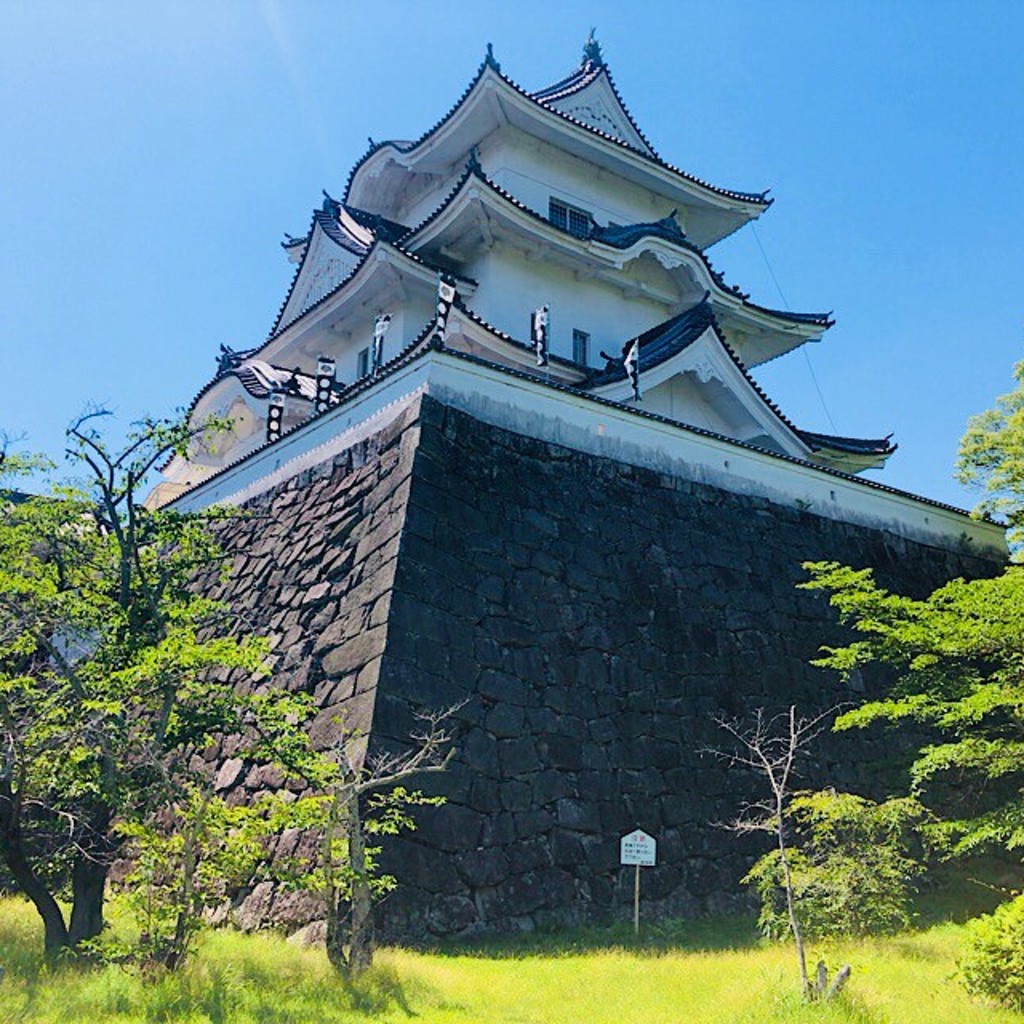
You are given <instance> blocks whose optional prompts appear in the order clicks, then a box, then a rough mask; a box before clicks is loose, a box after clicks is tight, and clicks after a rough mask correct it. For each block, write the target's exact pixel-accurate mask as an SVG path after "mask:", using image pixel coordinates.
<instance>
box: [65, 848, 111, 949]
mask: <svg viewBox="0 0 1024 1024" xmlns="http://www.w3.org/2000/svg"><path fill="white" fill-rule="evenodd" d="M109 870H110V866H109V864H108V863H107V861H106V858H103V859H99V858H94V857H90V856H87V855H85V854H79V855H78V857H77V858H75V863H74V867H73V868H72V869H71V924H70V927H69V928H68V945H69V946H77V945H78V944H79V943H80V942H83V941H84V940H86V939H95V938H96V936H97V935H99V933H100V932H101V931H103V899H104V894H105V891H106V886H107V872H108V871H109Z"/></svg>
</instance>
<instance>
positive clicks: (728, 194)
mask: <svg viewBox="0 0 1024 1024" xmlns="http://www.w3.org/2000/svg"><path fill="white" fill-rule="evenodd" d="M488 68H490V69H491V70H492V71H493V72H494V74H496V75H497V76H498V78H500V79H501V81H502V82H504V83H505V84H506V85H507V86H508V87H509V88H511V89H512V90H514V91H515V92H516V93H517V94H518V95H520V96H521V97H523V98H524V99H526V100H529V101H530V102H531V103H533V104H536V106H538V107H540V108H541V109H542V110H544V111H546V112H547V113H548V114H551V115H552V116H554V117H558V118H560V119H561V120H563V121H566V122H568V123H569V124H573V125H576V126H577V127H579V128H583V129H585V130H586V131H587V132H589V133H591V134H592V135H596V136H598V137H600V138H602V139H604V140H605V141H607V142H610V143H612V144H614V145H615V146H618V147H619V148H622V149H628V150H629V151H630V152H631V153H635V154H636V155H637V156H639V157H641V158H643V159H644V160H647V161H649V162H650V163H653V164H655V165H657V166H658V167H661V168H662V169H664V170H667V171H670V172H671V173H673V174H675V175H678V176H679V177H680V178H683V179H685V180H686V181H688V182H690V183H691V184H694V185H699V186H700V187H701V188H704V189H707V190H708V191H710V192H713V193H715V194H716V195H720V196H722V197H724V198H726V199H735V200H739V201H740V202H745V203H755V204H757V205H759V206H761V207H764V208H767V207H768V206H770V205H771V203H772V200H771V199H769V198H768V190H767V189H766V190H765V191H763V192H739V191H736V190H734V189H727V188H720V187H719V186H717V185H712V184H711V183H710V182H708V181H704V180H703V179H701V178H698V177H696V176H695V175H693V174H688V173H687V172H686V171H684V170H682V169H681V168H679V167H676V166H674V165H673V164H670V163H668V162H667V161H666V160H662V159H661V157H659V156H658V155H657V154H656V153H655V152H654V150H653V148H651V152H649V153H648V152H646V151H645V150H642V149H638V148H637V147H636V146H633V145H630V143H628V142H624V141H623V140H622V139H618V138H616V137H615V136H614V135H609V134H608V133H607V132H603V131H601V130H600V129H599V128H595V127H594V126H593V125H590V124H587V123H586V122H585V121H581V120H579V119H578V118H575V117H572V116H571V115H569V114H565V113H563V112H562V111H560V110H556V109H555V108H554V107H552V106H549V105H548V103H546V102H544V101H542V100H539V99H537V98H536V97H535V96H533V95H532V94H530V93H529V92H527V91H526V90H525V89H523V88H522V86H520V85H518V84H517V83H516V82H514V81H512V79H511V78H509V77H508V76H507V75H505V74H504V73H503V72H502V70H501V67H500V65H499V64H498V62H497V61H496V60H494V58H493V56H491V55H490V54H488V56H487V57H486V58H485V59H484V60H483V62H482V63H481V64H480V67H479V68H478V69H477V72H476V74H475V75H474V76H473V79H472V81H471V82H470V83H469V85H468V86H466V88H465V89H464V90H463V93H462V95H461V96H460V97H459V98H458V100H456V102H455V103H454V104H453V105H452V107H451V108H450V109H449V110H448V112H447V113H446V114H445V115H444V116H443V117H442V118H441V119H440V120H439V121H437V122H436V123H435V124H434V125H433V126H432V127H430V128H428V129H427V131H425V132H424V133H423V134H422V135H421V136H420V137H419V138H418V139H416V140H415V141H412V142H398V141H395V140H386V141H384V142H372V141H371V143H370V146H369V148H368V149H367V151H366V152H365V153H364V154H363V155H362V156H361V157H360V158H359V159H358V160H357V161H356V163H355V165H354V166H353V168H352V170H351V171H350V172H349V176H348V181H347V182H346V184H345V201H346V203H347V202H348V199H349V196H350V195H351V191H352V180H353V179H354V178H355V175H356V172H357V171H358V170H359V168H360V167H362V165H363V164H364V163H366V161H367V160H368V159H369V158H370V157H371V156H373V155H374V154H375V153H377V152H378V151H379V150H381V149H384V148H385V147H391V148H392V149H395V150H397V151H398V152H400V153H410V152H412V150H414V149H416V148H417V147H418V146H420V145H421V144H422V143H424V142H425V141H426V140H427V139H429V138H430V137H431V136H432V135H434V134H435V133H436V132H437V131H439V130H440V129H441V128H443V127H444V125H446V124H447V123H448V122H449V121H450V120H451V119H452V118H453V117H454V116H455V114H456V113H457V112H458V110H459V108H460V107H461V106H462V105H463V103H465V101H466V99H467V98H468V97H469V95H470V93H472V92H473V90H474V88H475V87H476V85H477V83H478V82H479V81H480V79H481V78H483V76H484V73H485V72H486V71H487V69H488ZM602 70H603V71H604V72H605V74H606V75H608V81H609V84H610V85H611V86H612V89H613V90H615V94H616V96H617V97H618V90H616V89H615V84H614V82H613V81H612V79H611V75H610V74H608V71H607V68H603V69H602ZM619 101H620V103H621V97H619ZM622 107H623V110H624V111H626V107H625V105H624V104H623V105H622ZM626 114H627V116H629V112H628V111H626ZM630 123H631V124H633V126H634V128H636V125H635V123H634V122H633V119H632V117H630ZM636 131H637V134H638V135H640V137H641V138H643V134H642V133H641V132H640V130H639V128H637V129H636ZM644 142H645V143H646V142H647V140H646V139H644ZM648 145H649V144H648Z"/></svg>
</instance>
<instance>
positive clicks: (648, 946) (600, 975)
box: [0, 899, 1024, 1024]
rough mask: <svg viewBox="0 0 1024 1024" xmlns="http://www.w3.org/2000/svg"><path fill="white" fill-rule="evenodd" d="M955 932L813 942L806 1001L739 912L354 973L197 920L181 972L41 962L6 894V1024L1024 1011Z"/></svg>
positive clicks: (806, 1021)
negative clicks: (964, 980) (995, 1004)
mask: <svg viewBox="0 0 1024 1024" xmlns="http://www.w3.org/2000/svg"><path fill="white" fill-rule="evenodd" d="M962 935H963V929H962V927H961V926H960V925H959V924H953V923H943V924H936V925H933V926H931V927H929V928H926V929H922V930H919V931H911V932H905V933H902V934H900V935H898V936H895V937H893V938H889V939H871V940H859V941H851V942H830V943H823V944H818V945H813V944H812V946H811V948H810V950H809V955H810V963H811V966H812V967H813V965H814V964H815V963H816V961H817V959H818V958H819V957H821V958H822V959H824V960H825V961H826V962H827V964H828V966H829V969H830V970H832V971H834V970H836V969H837V968H838V967H839V966H840V965H841V964H843V963H850V964H852V965H853V977H852V979H851V981H850V983H849V985H848V987H847V991H846V992H845V993H844V995H843V996H842V997H841V998H840V999H838V1000H836V1001H835V1002H833V1003H829V1004H814V1005H807V1004H805V1003H802V1002H801V1001H800V998H799V993H798V991H797V981H796V969H795V960H794V957H793V951H792V948H791V947H790V946H788V945H785V944H768V943H765V942H762V941H761V940H759V939H758V938H757V936H756V933H755V932H754V930H753V926H752V923H751V922H750V921H749V920H748V919H743V918H734V919H733V918H724V919H719V920H717V921H692V922H670V923H666V924H664V925H661V926H657V927H655V926H650V927H648V928H646V929H644V931H643V932H642V934H641V936H640V938H639V939H635V938H634V937H633V935H632V931H631V930H630V929H629V927H628V925H623V926H615V927H611V928H583V929H574V930H571V931H565V932H551V933H544V934H536V933H535V934H532V935H525V936H517V937H510V938H505V939H492V940H489V941H487V942H481V943H475V944H461V945H459V946H454V945H453V946H449V947H447V948H444V949H438V950H432V951H429V952H423V951H413V950H406V949H388V950H383V951H381V952H380V954H379V955H378V958H377V965H376V966H375V967H374V969H373V970H372V971H371V972H370V973H369V974H368V975H366V976H365V977H364V978H362V979H360V980H359V981H358V982H357V983H355V984H345V983H343V982H342V981H341V980H340V979H339V978H338V977H337V976H336V975H335V974H334V972H333V971H332V969H331V967H330V965H329V964H328V962H327V958H326V957H325V956H324V954H323V952H322V951H321V950H320V949H316V948H310V947H304V946H299V945H295V944H293V943H289V942H286V941H285V940H284V939H283V938H281V937H280V936H278V935H274V934H271V933H260V934H256V935H243V934H240V933H238V932H234V931H231V930H228V929H224V930H219V931H211V932H208V933H206V934H205V935H204V936H203V937H202V939H201V941H200V943H199V946H198V948H197V952H196V955H195V957H194V958H193V960H192V961H191V962H190V963H189V964H188V965H186V967H185V968H184V969H183V970H181V971H180V972H179V973H177V974H167V973H165V972H161V971H142V970H140V969H138V968H137V967H122V966H116V965H109V966H105V967H100V968H83V967H75V966H73V965H64V966H58V967H49V966H47V965H46V964H45V962H44V961H43V958H42V955H41V950H40V946H41V941H40V939H41V932H40V929H39V926H38V924H37V922H36V920H35V917H34V914H33V912H32V911H31V908H29V907H28V906H27V905H26V904H24V903H23V902H21V901H18V900H14V899H7V900H0V960H2V962H3V966H4V968H5V971H4V976H3V979H2V980H0V1022H3V1024H7V1022H11V1024H14V1022H18V1024H42V1022H45V1024H65V1022H67V1024H79V1022H81V1024H93V1022H95V1024H107V1022H110V1024H158V1022H159V1024H228V1022H230V1024H321V1022H323V1024H336V1022H346V1024H350V1022H363V1024H366V1022H369V1021H373V1022H378V1021H379V1022H384V1024H393V1022H415V1024H498V1022H500V1024H581V1022H585V1024H621V1022H623V1021H629V1020H643V1021H644V1024H679V1022H685V1024H689V1022H691V1021H692V1022H700V1024H1010V1022H1016V1024H1021V1021H1024V1017H1022V1016H1018V1015H1016V1014H1012V1013H1009V1012H1007V1011H1002V1010H997V1009H993V1008H991V1007H989V1006H986V1005H984V1004H983V1003H981V1002H978V1001H973V1000H971V999H970V998H968V996H967V995H966V993H965V992H964V991H963V989H962V988H961V987H960V986H959V984H958V983H957V981H956V980H955V977H954V973H955V960H956V955H957V953H958V951H959V945H960V941H961V938H962Z"/></svg>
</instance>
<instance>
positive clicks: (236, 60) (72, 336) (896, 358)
mask: <svg viewBox="0 0 1024 1024" xmlns="http://www.w3.org/2000/svg"><path fill="white" fill-rule="evenodd" d="M592 25H593V26H596V27H597V35H598V38H599V40H600V42H601V44H602V46H603V48H604V53H605V56H606V59H607V60H608V63H609V65H610V67H611V70H612V74H613V75H614V77H615V80H616V83H617V85H618V86H619V90H620V92H621V93H622V94H623V96H624V98H625V100H626V103H627V105H628V106H629V107H630V109H631V111H632V113H633V115H634V117H635V118H636V120H637V121H638V122H639V124H640V125H641V127H642V128H643V129H644V131H645V133H646V134H647V136H648V138H649V139H651V141H652V142H653V144H654V145H655V147H656V148H657V149H658V150H659V151H660V152H661V154H662V155H663V156H664V157H665V158H666V159H668V160H670V161H672V162H673V163H676V164H678V165H679V166H681V167H683V168H684V169H686V170H688V171H690V172H692V173H694V174H697V175H699V176H701V177H703V178H706V179H708V180H710V181H712V182H714V183H716V184H719V185H723V186H726V187H733V188H738V189H743V190H760V189H762V188H767V187H770V188H771V189H772V194H773V195H774V196H775V199H776V202H775V204H774V205H773V206H772V207H771V208H770V210H769V211H768V212H767V214H765V215H764V216H763V217H762V218H761V220H760V221H759V222H758V223H757V225H756V231H752V230H751V228H750V227H747V228H744V229H743V230H742V231H740V232H739V233H738V234H737V235H735V236H733V238H731V239H727V240H726V241H725V242H723V243H721V244H719V245H718V246H715V247H714V248H713V249H712V250H711V251H710V256H711V258H712V259H713V261H714V264H715V266H716V268H717V269H719V270H721V271H723V272H724V273H725V275H726V279H727V281H728V282H729V283H730V284H738V285H740V286H741V287H743V288H744V289H745V290H747V291H750V292H751V293H752V298H753V299H754V300H755V301H759V302H762V303H764V304H766V305H770V306H788V307H789V308H792V309H796V310H807V311H817V310H828V309H833V310H835V315H836V318H837V321H838V322H837V325H836V326H835V327H834V328H833V329H832V330H830V331H829V332H828V333H827V334H826V336H825V340H824V341H823V342H822V343H821V344H820V345H813V346H807V347H805V349H804V351H805V352H806V353H807V355H806V356H805V355H804V354H803V353H802V352H796V353H793V354H790V355H789V356H786V357H784V358H783V359H781V360H779V361H777V362H776V363H773V364H770V365H768V366H765V367H762V368H759V369H758V370H757V371H755V376H756V377H757V378H758V379H759V381H760V382H761V383H762V384H763V385H764V387H765V388H766V389H767V390H768V392H769V394H770V395H772V397H774V398H775V399H776V400H777V402H778V403H779V404H780V405H781V407H782V409H783V411H784V412H786V413H787V414H788V415H789V416H790V417H791V418H792V419H794V420H795V421H796V422H797V423H798V424H799V425H800V426H804V427H807V428H809V429H815V430H822V431H826V432H834V433H845V434H852V435H860V436H880V435H882V434H886V433H888V432H890V431H894V432H895V434H896V438H897V440H898V441H899V443H900V450H899V451H898V452H897V453H896V455H895V456H893V458H892V459H891V460H890V463H889V465H888V467H887V468H886V469H885V470H884V471H883V472H882V473H881V474H880V475H878V478H879V479H882V480H884V481H886V482H888V483H890V484H892V485H894V486H898V487H905V488H907V489H910V490H913V491H917V492H919V493H923V494H927V495H929V496H931V497H936V498H940V499H942V500H946V501H950V502H953V503H955V504H960V505H970V504H973V501H974V496H973V495H971V494H969V493H967V492H965V491H964V490H963V489H962V488H960V487H959V486H958V485H957V484H955V483H954V482H953V481H952V479H951V467H952V463H953V459H954V457H955V452H956V444H957V439H958V438H959V436H960V434H961V432H962V430H963V427H964V424H965V421H966V419H967V417H968V416H969V415H971V414H972V413H974V412H977V411H980V410H981V409H983V408H985V407H987V406H988V405H990V404H991V403H992V400H993V398H994V397H995V395H996V394H999V393H1001V392H1004V391H1006V390H1008V389H1009V386H1010V368H1011V365H1012V363H1013V362H1014V361H1015V360H1017V359H1020V358H1022V357H1024V330H1022V326H1024V325H1022V319H1024V317H1022V296H1024V287H1022V282H1024V230H1022V229H1024V202H1022V191H1024V141H1022V130H1024V122H1022V120H1021V111H1022V107H1024V61H1022V60H1021V58H1020V43H1021V39H1022V38H1024V4H1022V3H1019V2H1017V0H1007V2H1005V3H992V2H977V0H974V2H971V3H966V2H957V3H949V2H941V0H916V2H914V0H903V2H901V3H894V2H892V0H885V2H866V0H857V2H855V3H850V2H849V0H843V2H825V0H813V2H805V3H804V2H799V3H798V2H782V0H774V2H744V3H738V2H725V0H714V2H699V3H698V2H695V0H694V2H683V0H677V2H664V3H661V2H652V3H642V2H638V3H623V2H621V0H616V2H605V0H589V2H587V3H581V2H575V0H569V2H558V3H552V2H550V0H547V2H543V3H541V2H536V0H516V2H514V3H510V2H504V3H483V2H476V3H463V2H452V0H449V2H447V3H441V2H431V3H425V2H422V3H421V2H417V3H413V2H408V3H397V2H387V0H377V2H363V0H344V2H341V0H334V2H330V3H328V2H312V0H306V2H299V0H292V2H284V0H263V2H256V0H252V2H244V3H243V2H231V0H216V2H210V0H204V2H202V3H195V2H186V0H174V2H170V0H168V2H164V3H156V2H147V3H138V2H137V0H132V2H123V3H119V2H113V0H108V2H102V3H93V2H88V0H67V2H64V3H54V2H51V0H21V2H19V0H6V2H4V3H2V4H0V229H2V244H0V370H2V381H3V400H2V407H0V427H5V428H6V429H7V430H8V431H9V432H11V433H20V432H27V434H28V436H29V442H30V444H31V446H32V447H35V448H36V449H41V450H46V451H49V452H53V453H57V452H59V451H60V450H61V447H62V432H63V429H64V427H65V426H66V424H67V423H68V421H69V420H70V419H71V418H72V417H73V416H74V415H75V414H76V413H77V412H79V411H80V410H81V409H82V408H83V406H84V405H85V404H86V403H87V402H100V403H104V404H106V405H108V406H109V407H111V408H113V409H114V410H116V411H117V413H118V416H119V418H120V420H121V422H126V421H128V420H130V419H131V418H133V417H138V416H140V415H143V414H153V415H162V414H167V413H170V412H172V411H173V410H174V409H175V407H180V406H184V405H186V404H187V403H188V402H189V401H190V400H191V398H192V396H193V395H194V394H195V393H196V391H198V389H199V388H200V387H201V386H202V385H203V384H204V383H205V382H206V381H207V380H208V379H209V377H210V376H211V374H212V372H213V370H214V368H215V357H216V355H217V350H218V345H219V344H220V343H221V342H225V343H227V344H229V345H231V346H232V347H234V348H244V347H249V346H252V345H254V344H257V343H259V342H260V341H262V340H263V338H264V337H265V336H266V333H267V331H268V329H269V327H270V325H271V323H272V321H273V318H274V315H275V314H276V312H277V309H278V307H279V305H280V303H281V301H282V299H283V297H284V294H285V291H286V289H287V286H288V283H289V281H290V278H291V273H292V270H293V268H292V267H291V266H290V265H289V264H288V263H287V262H286V259H285V257H284V254H283V252H282V250H281V249H280V247H279V245H278V242H279V241H280V240H281V238H282V233H283V232H284V231H291V232H293V233H295V234H301V233H303V232H304V231H305V230H306V228H307V227H308V223H309V218H310V212H311V210H312V208H313V207H314V206H315V205H317V204H318V203H319V201H320V190H321V189H322V188H327V189H328V190H329V191H331V192H333V193H334V194H336V195H337V194H340V193H341V192H343V189H344V184H345V180H346V177H347V175H348V172H349V170H350V168H351V166H352V164H353V163H354V162H355V160H356V159H358V157H359V156H360V155H361V154H362V153H363V152H364V150H365V149H366V139H367V136H372V137H373V138H375V139H383V138H414V137H417V136H419V135H420V134H421V133H422V132H423V131H424V130H425V129H426V128H428V127H429V126H430V125H432V124H433V123H434V122H435V121H436V120H438V119H439V118H440V117H441V116H442V115H443V114H444V113H445V112H446V111H447V110H448V108H449V107H450V106H451V105H452V104H453V103H454V102H455V100H456V99H457V98H458V97H459V95H460V94H461V92H462V90H463V89H464V88H465V86H466V85H467V84H468V83H469V81H470V79H471V78H472V77H473V75H474V73H475V71H476V68H477V66H478V64H479V62H480V60H481V58H482V57H483V54H484V49H485V44H486V43H487V42H488V41H490V42H493V44H494V48H495V53H496V56H497V57H498V59H499V60H500V61H501V63H502V66H503V69H504V71H505V72H506V73H507V74H509V75H510V76H511V77H512V78H513V79H515V80H516V81H518V82H519V83H520V84H521V85H523V86H525V87H527V88H531V89H533V88H538V87H540V86H542V85H545V84H547V83H549V82H552V81H554V80H556V79H557V78H559V77H561V76H562V75H563V74H564V73H566V72H567V71H569V70H570V69H571V68H572V67H573V66H574V65H575V64H576V63H577V61H578V58H579V54H580V48H581V45H582V43H583V40H584V38H585V37H586V34H587V31H588V29H589V28H590V27H591V26H592ZM758 243H760V244H758ZM762 249H763V251H764V254H762ZM780 292H781V294H780ZM812 374H813V375H812ZM815 378H816V380H817V383H818V385H819V386H820V392H821V397H819V394H818V388H817V387H816V386H815Z"/></svg>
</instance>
